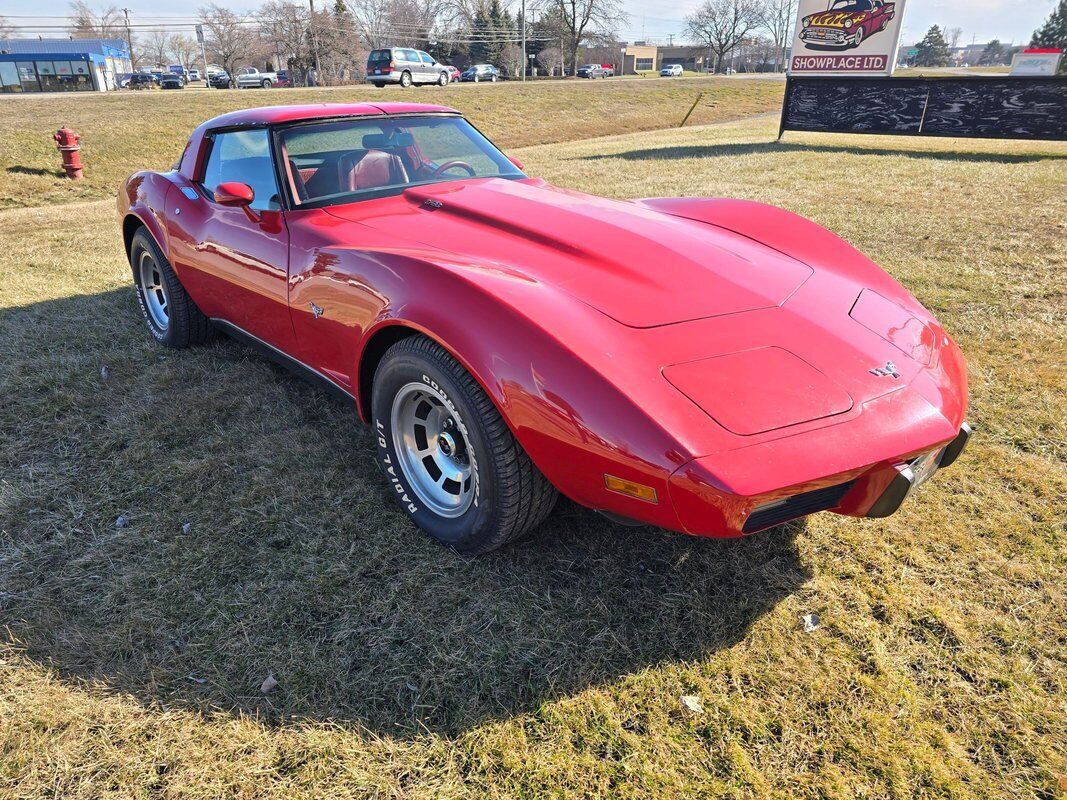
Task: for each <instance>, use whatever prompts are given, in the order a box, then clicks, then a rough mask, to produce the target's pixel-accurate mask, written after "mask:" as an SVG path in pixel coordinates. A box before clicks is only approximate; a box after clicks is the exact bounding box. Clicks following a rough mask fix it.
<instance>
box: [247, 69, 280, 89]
mask: <svg viewBox="0 0 1067 800" xmlns="http://www.w3.org/2000/svg"><path fill="white" fill-rule="evenodd" d="M277 82H278V73H277V72H260V71H259V70H258V69H256V68H255V67H244V68H242V69H241V70H239V71H238V73H237V88H238V89H258V88H261V87H262V88H263V89H269V88H270V87H272V86H273V85H274V84H276V83H277Z"/></svg>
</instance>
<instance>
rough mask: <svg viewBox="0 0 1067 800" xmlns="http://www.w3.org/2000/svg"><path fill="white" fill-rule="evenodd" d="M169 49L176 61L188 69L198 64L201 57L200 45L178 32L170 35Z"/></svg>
mask: <svg viewBox="0 0 1067 800" xmlns="http://www.w3.org/2000/svg"><path fill="white" fill-rule="evenodd" d="M167 51H168V52H169V53H170V57H171V58H173V59H174V63H176V64H181V65H182V66H183V67H185V68H186V69H189V68H190V67H191V66H193V65H194V64H196V62H197V61H198V60H199V59H200V45H198V44H197V43H196V41H194V40H193V39H191V38H189V37H188V36H182V35H181V34H180V33H176V34H174V35H173V36H171V37H170V40H169V41H168V43H167Z"/></svg>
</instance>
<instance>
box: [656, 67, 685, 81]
mask: <svg viewBox="0 0 1067 800" xmlns="http://www.w3.org/2000/svg"><path fill="white" fill-rule="evenodd" d="M681 74H682V65H681V64H666V65H664V67H663V69H661V70H660V71H659V76H660V77H661V78H677V77H678V76H679V75H681Z"/></svg>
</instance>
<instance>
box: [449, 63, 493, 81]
mask: <svg viewBox="0 0 1067 800" xmlns="http://www.w3.org/2000/svg"><path fill="white" fill-rule="evenodd" d="M459 79H460V80H461V81H473V82H474V83H480V82H481V81H492V82H493V83H496V82H497V81H498V80H500V70H498V69H497V68H496V67H494V66H493V65H492V64H475V65H474V66H472V67H467V69H465V70H463V73H462V74H461V75H460V76H459Z"/></svg>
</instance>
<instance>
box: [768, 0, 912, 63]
mask: <svg viewBox="0 0 1067 800" xmlns="http://www.w3.org/2000/svg"><path fill="white" fill-rule="evenodd" d="M906 2H907V0H892V2H887V0H799V2H798V6H797V22H796V29H795V31H794V33H793V47H792V52H791V53H790V56H789V67H788V72H789V73H790V74H791V75H818V74H824V75H842V74H846V75H847V74H853V75H891V74H893V68H894V67H895V66H896V54H897V49H898V46H899V44H900V35H901V32H902V31H903V18H904V10H905V5H906Z"/></svg>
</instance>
